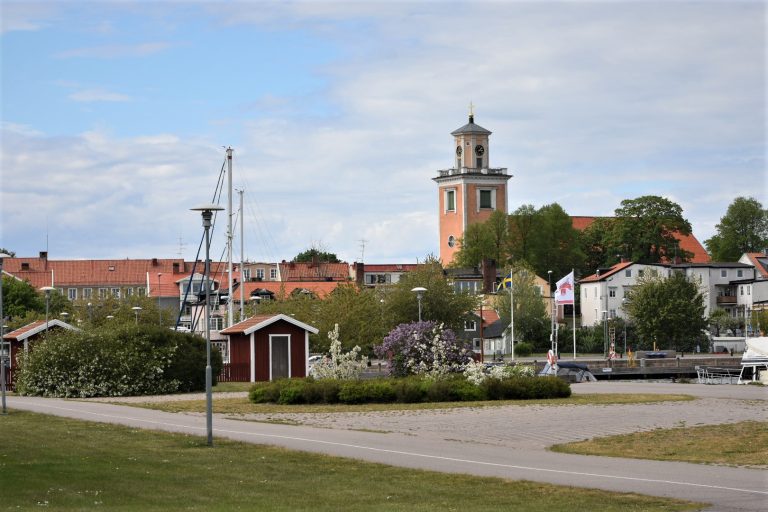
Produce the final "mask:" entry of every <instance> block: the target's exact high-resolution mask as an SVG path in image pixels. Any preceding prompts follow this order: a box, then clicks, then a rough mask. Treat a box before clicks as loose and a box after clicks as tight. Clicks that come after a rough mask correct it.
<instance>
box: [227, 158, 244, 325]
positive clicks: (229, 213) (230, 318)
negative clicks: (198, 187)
mask: <svg viewBox="0 0 768 512" xmlns="http://www.w3.org/2000/svg"><path fill="white" fill-rule="evenodd" d="M227 275H228V277H227V279H228V285H229V287H228V288H227V293H228V294H229V300H227V327H232V324H233V323H234V322H233V320H234V318H233V312H232V300H233V299H234V297H232V148H231V147H227ZM240 287H241V288H242V283H240Z"/></svg>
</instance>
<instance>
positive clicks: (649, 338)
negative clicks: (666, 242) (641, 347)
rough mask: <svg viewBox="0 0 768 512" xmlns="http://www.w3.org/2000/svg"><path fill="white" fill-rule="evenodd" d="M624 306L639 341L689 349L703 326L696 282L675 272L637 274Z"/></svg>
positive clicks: (702, 310)
mask: <svg viewBox="0 0 768 512" xmlns="http://www.w3.org/2000/svg"><path fill="white" fill-rule="evenodd" d="M625 309H626V311H627V313H628V314H629V317H630V319H631V321H632V323H633V324H634V326H635V329H636V331H637V334H638V336H639V337H640V339H641V341H643V342H645V343H646V344H651V343H652V342H654V341H655V342H656V343H657V346H658V347H659V348H667V349H673V350H678V351H692V350H693V349H694V347H695V346H696V345H697V344H700V343H701V342H702V338H703V334H702V332H703V330H704V329H706V327H707V321H706V319H705V318H704V310H705V306H704V295H703V294H702V292H701V290H700V289H699V285H698V283H696V282H694V281H691V280H689V279H688V278H687V277H686V275H685V274H683V273H681V272H675V273H673V274H672V275H671V276H670V277H668V278H666V279H665V278H662V277H646V278H641V279H640V280H639V282H638V285H637V286H635V287H634V288H632V290H631V291H630V292H629V296H628V300H627V303H626V304H625Z"/></svg>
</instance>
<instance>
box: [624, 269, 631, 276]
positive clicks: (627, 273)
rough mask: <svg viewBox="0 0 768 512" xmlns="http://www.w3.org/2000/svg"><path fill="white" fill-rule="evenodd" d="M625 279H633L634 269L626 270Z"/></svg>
mask: <svg viewBox="0 0 768 512" xmlns="http://www.w3.org/2000/svg"><path fill="white" fill-rule="evenodd" d="M624 277H632V269H627V270H625V271H624Z"/></svg>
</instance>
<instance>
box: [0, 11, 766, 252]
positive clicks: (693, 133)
mask: <svg viewBox="0 0 768 512" xmlns="http://www.w3.org/2000/svg"><path fill="white" fill-rule="evenodd" d="M0 6H1V9H2V12H0V14H2V16H1V17H2V35H1V36H0V44H1V45H2V83H1V85H2V100H1V106H2V139H0V152H1V153H0V163H1V164H2V177H1V179H2V192H1V196H0V197H1V198H2V201H1V202H2V206H0V208H2V225H1V228H2V230H1V231H0V246H2V247H6V248H8V249H11V250H14V251H15V252H16V253H17V254H18V255H20V256H33V255H36V254H37V253H38V252H39V251H41V250H45V249H46V248H47V249H48V251H49V253H50V257H51V258H54V259H64V258H150V257H177V256H179V254H181V255H182V256H184V257H185V258H188V259H191V258H193V257H194V253H195V249H196V247H197V244H198V242H199V238H200V232H201V229H200V219H199V218H198V217H197V215H196V214H194V213H192V212H190V211H189V208H191V207H193V206H196V205H198V204H201V203H206V202H208V201H210V199H211V195H212V193H213V188H214V186H215V184H216V180H217V177H218V172H219V169H220V167H221V165H222V162H223V159H224V151H223V147H224V146H228V145H229V146H232V147H233V148H234V149H235V158H234V168H235V174H234V180H233V181H234V184H235V187H236V188H238V189H244V190H245V208H244V210H245V212H244V213H245V215H244V218H245V247H246V248H245V255H246V257H247V258H248V259H250V260H268V261H274V260H282V259H289V258H291V257H292V256H294V255H295V254H296V253H298V252H300V251H301V250H303V249H305V248H307V247H309V246H311V245H315V246H321V247H322V248H324V249H326V250H329V251H332V252H336V253H337V254H339V256H340V257H342V258H343V259H346V260H347V261H355V260H359V259H360V257H361V242H360V241H361V240H365V241H366V242H365V256H364V259H365V261H366V262H369V263H375V262H413V261H415V260H416V259H417V258H423V257H424V256H425V255H427V254H429V253H437V252H438V249H437V247H438V240H437V192H436V186H435V184H434V182H432V181H431V178H432V177H433V176H435V175H436V172H435V171H436V170H438V169H443V168H447V167H449V166H450V165H451V163H452V157H453V151H452V149H453V141H452V138H451V136H450V132H451V131H452V130H454V129H456V128H458V127H459V126H461V125H463V124H464V123H465V122H466V116H467V105H468V104H469V102H470V101H472V102H473V103H474V104H475V105H476V121H477V122H478V123H479V124H480V125H482V126H484V127H485V128H487V129H489V130H491V131H493V132H494V134H493V135H492V136H491V148H490V152H489V156H490V158H491V165H493V166H495V167H508V168H509V170H510V172H511V173H512V174H514V176H515V177H514V178H513V179H512V180H511V181H510V184H509V186H510V199H509V207H510V210H513V209H515V208H517V207H518V206H520V205H522V204H534V205H535V206H541V205H544V204H548V203H552V202H558V203H559V204H560V205H562V206H563V207H564V208H565V210H566V211H567V212H569V213H570V214H572V215H610V214H611V213H612V212H613V210H614V209H615V208H616V207H617V206H618V205H619V203H620V201H621V200H622V199H627V198H634V197H637V196H640V195H644V194H657V195H663V196H665V197H668V198H670V199H672V200H673V201H676V202H678V203H679V204H680V205H681V206H682V207H683V209H684V213H685V215H686V216H687V218H688V219H689V220H690V221H691V222H692V224H693V227H694V233H695V234H696V236H697V237H698V238H699V240H701V241H702V242H703V241H704V240H705V239H706V238H709V237H710V236H712V235H713V234H714V232H715V224H717V222H718V221H719V218H720V217H721V216H722V215H723V214H724V212H725V210H726V208H727V206H728V204H729V203H730V202H731V201H732V200H733V199H734V198H735V197H737V196H739V195H747V196H752V197H756V198H757V199H758V200H760V201H761V202H763V204H766V202H767V201H766V165H765V164H766V133H765V131H766V118H765V116H766V102H765V90H766V83H765V74H766V73H765V72H766V69H765V67H766V55H765V48H766V7H765V3H764V2H703V1H702V2H662V3H656V2H561V3H554V2H536V3H526V2H511V1H510V2H491V3H485V2H380V3H374V2H356V3H341V2H335V3H334V2H318V1H314V2H242V3H225V2H178V1H175V2H170V1H168V2H140V1H135V2H130V1H127V2H70V1H56V2H40V3H38V2H12V1H5V0H3V1H2V2H1V3H0ZM223 224H224V223H223V222H222V224H221V225H222V226H223ZM223 232H224V229H220V231H219V233H218V235H215V236H214V241H213V251H214V252H213V254H214V257H218V255H219V254H221V250H222V248H223V236H222V235H223ZM236 232H237V233H239V229H238V230H237V231H236ZM235 247H236V253H237V252H239V241H237V242H236V246H235Z"/></svg>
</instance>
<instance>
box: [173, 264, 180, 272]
mask: <svg viewBox="0 0 768 512" xmlns="http://www.w3.org/2000/svg"><path fill="white" fill-rule="evenodd" d="M173 273H174V274H178V273H179V262H178V261H175V262H173Z"/></svg>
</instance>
